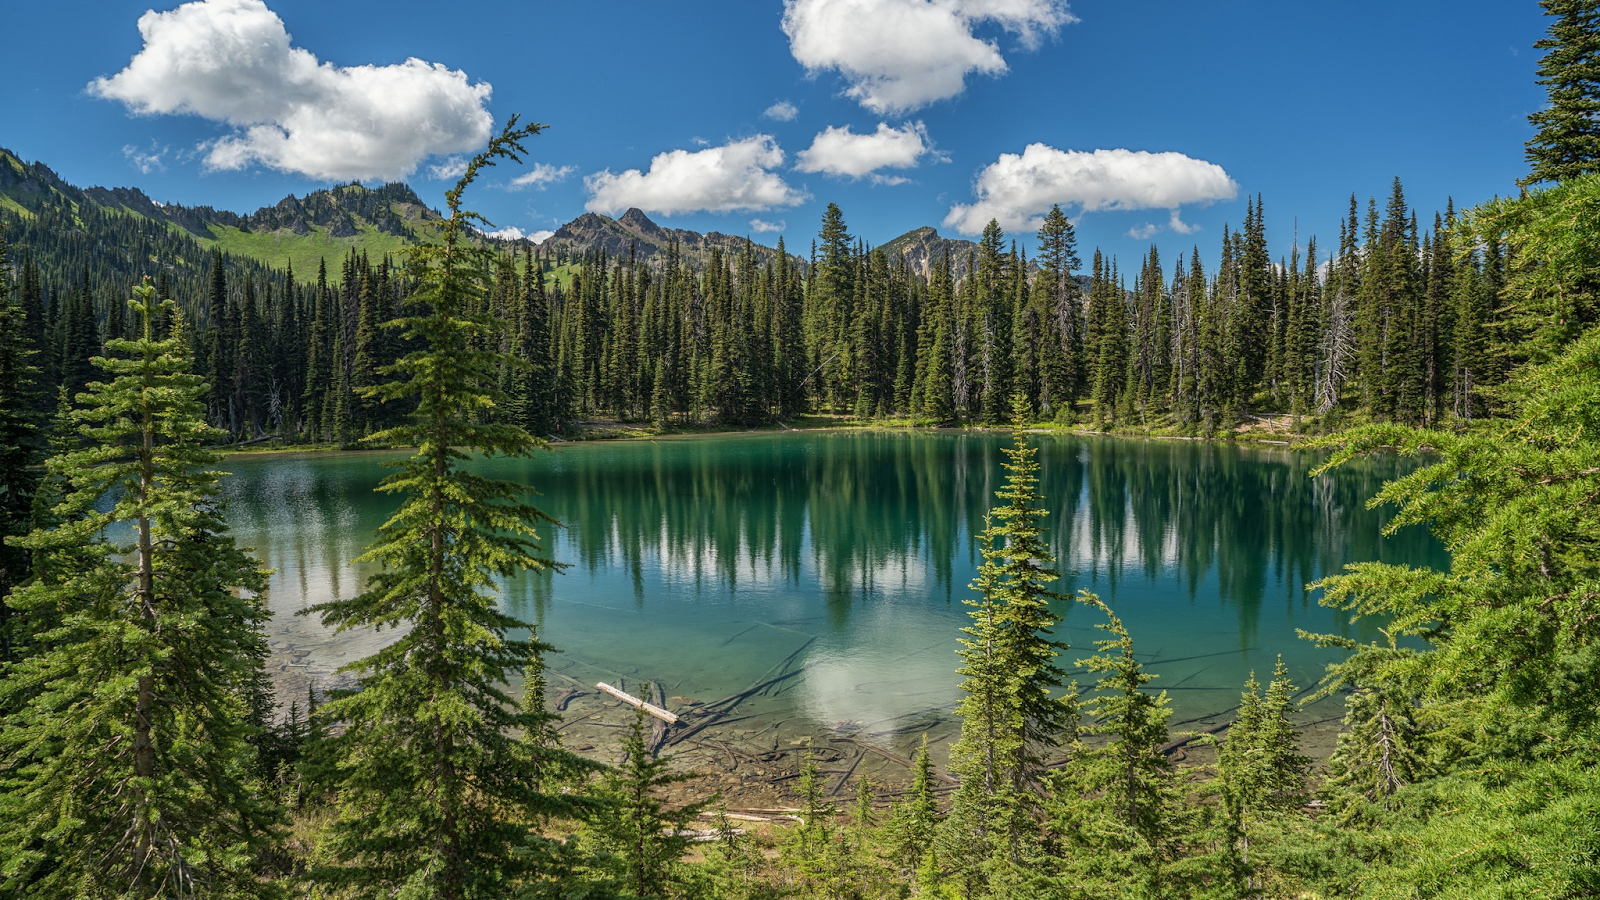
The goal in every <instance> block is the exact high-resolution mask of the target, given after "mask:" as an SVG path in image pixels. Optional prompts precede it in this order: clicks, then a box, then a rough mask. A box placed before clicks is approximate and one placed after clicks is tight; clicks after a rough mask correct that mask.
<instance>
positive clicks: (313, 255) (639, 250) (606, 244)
mask: <svg viewBox="0 0 1600 900" xmlns="http://www.w3.org/2000/svg"><path fill="white" fill-rule="evenodd" d="M43 204H66V205H68V206H70V207H71V208H72V209H73V210H74V211H75V212H76V211H78V210H79V209H80V208H81V206H82V205H83V204H88V205H91V206H94V207H98V208H100V209H102V210H106V211H111V212H120V213H124V214H131V215H136V216H141V217H143V218H146V219H149V220H151V221H153V222H157V223H161V224H164V225H166V226H167V227H169V228H173V229H176V230H180V231H182V232H184V233H186V234H187V235H189V236H190V237H192V238H194V239H195V240H196V241H198V242H199V243H200V245H201V246H202V248H204V249H207V250H213V249H220V250H222V251H223V252H226V253H230V254H238V255H242V256H246V257H249V258H252V259H255V260H257V261H259V262H262V263H264V264H266V265H269V266H274V267H277V268H283V267H284V266H286V265H292V266H293V267H294V269H295V271H296V272H298V273H300V277H301V278H304V277H306V276H307V275H309V274H310V273H311V272H313V271H315V270H316V268H317V266H318V264H319V263H320V262H323V261H328V262H332V261H334V260H337V259H339V258H341V257H343V256H344V255H346V254H347V253H349V252H350V251H351V250H355V251H356V252H358V253H361V252H365V253H368V254H369V255H373V256H377V255H382V254H384V253H395V252H400V251H403V250H404V249H405V248H406V247H409V246H414V245H416V244H418V243H421V242H425V241H427V240H428V239H429V237H430V234H429V229H428V227H427V226H428V225H430V224H431V223H434V222H438V221H441V217H440V215H439V213H438V212H437V211H436V210H434V209H432V208H430V207H429V206H428V205H427V204H426V203H424V202H423V200H422V199H421V198H420V197H419V196H418V195H417V193H416V191H415V190H413V189H412V188H411V186H410V185H408V184H406V183H405V182H391V183H389V184H385V185H382V186H381V187H376V188H369V187H366V186H364V185H361V184H359V183H351V184H344V185H338V186H335V187H330V188H321V189H318V190H315V191H311V192H309V193H307V194H305V195H303V196H296V195H294V194H290V195H288V196H286V197H284V198H283V199H282V200H279V201H278V202H277V203H275V204H273V205H271V206H262V207H260V208H259V209H257V210H255V211H254V212H250V213H237V212H233V211H230V210H222V209H217V208H215V207H212V206H184V205H182V204H168V203H160V202H158V201H156V200H154V199H153V198H151V197H150V196H149V195H148V194H146V193H145V192H144V191H143V190H142V189H140V188H138V187H131V186H129V187H111V188H107V187H100V186H93V187H88V188H79V187H77V186H75V185H72V184H70V183H68V182H67V181H66V180H65V179H63V178H61V176H59V175H58V174H57V173H56V172H55V171H54V170H52V169H51V168H50V167H49V166H48V165H46V164H45V163H43V162H40V161H34V162H31V163H28V162H23V161H22V159H21V157H19V156H17V155H16V154H15V153H12V152H11V151H9V150H6V149H5V148H0V210H3V211H9V212H11V213H13V214H16V215H21V216H25V217H27V216H33V215H36V214H37V212H38V211H39V209H40V208H41V205H43ZM483 238H484V239H485V240H487V241H490V242H491V243H494V244H498V245H503V246H519V247H522V248H524V249H532V248H537V250H538V252H539V253H540V255H542V256H544V257H546V258H550V259H560V260H564V261H568V262H575V261H577V260H581V259H582V258H584V257H585V256H588V255H591V254H599V253H603V254H605V256H606V257H608V258H610V259H620V258H626V257H628V256H629V255H630V254H632V255H634V256H636V257H637V258H640V259H642V260H643V261H645V262H652V263H655V262H664V261H665V258H666V256H667V255H668V253H670V252H671V249H672V247H673V245H674V244H675V245H676V247H677V252H678V254H679V258H680V259H682V260H683V261H684V262H686V263H688V264H689V265H690V266H691V267H693V268H696V269H699V268H703V267H704V266H705V265H707V264H708V263H709V262H710V259H711V255H712V252H713V251H720V252H721V253H722V256H723V258H724V259H725V260H731V259H732V258H733V257H734V256H736V255H737V254H738V253H741V252H743V251H744V249H745V247H746V246H747V245H748V246H749V247H752V248H754V251H755V255H756V260H757V264H758V265H765V264H767V263H769V262H772V261H775V260H776V259H777V256H778V250H777V248H776V247H773V246H768V245H766V244H762V243H759V242H757V241H755V240H753V239H752V238H749V237H742V236H737V235H731V234H725V233H723V232H719V231H710V232H705V233H701V232H696V231H691V230H689V229H685V228H673V227H671V226H668V225H663V224H661V223H658V222H656V221H654V220H653V219H651V218H650V217H649V216H648V215H647V214H645V213H644V212H643V211H642V210H640V209H638V208H630V209H629V210H627V211H626V212H624V213H623V214H622V215H621V216H619V217H617V218H612V217H610V216H606V215H603V214H600V213H594V212H585V213H583V214H581V215H579V216H578V217H576V218H574V219H572V220H571V221H569V222H567V223H566V224H564V225H562V226H561V227H560V228H558V229H557V230H556V231H555V233H554V234H552V235H551V236H550V237H548V238H546V239H545V240H543V241H541V242H539V243H538V244H534V243H533V242H532V241H530V240H528V239H527V238H516V239H500V238H496V237H494V236H493V235H483ZM977 248H978V245H977V244H976V243H974V242H972V241H968V240H963V239H960V238H947V237H943V236H941V235H940V234H939V233H938V231H937V230H936V229H934V228H933V227H932V226H927V225H924V226H921V227H918V228H913V229H911V230H910V231H907V232H905V233H904V234H901V235H898V236H897V237H894V238H892V239H890V240H889V241H888V242H886V243H883V244H880V245H878V247H877V249H881V250H883V251H884V252H885V253H886V254H888V255H889V257H890V259H891V261H893V260H894V259H895V258H896V257H898V256H904V258H905V260H906V262H907V263H908V264H909V265H910V267H911V269H912V270H913V271H914V272H916V273H917V274H919V275H921V276H922V277H923V278H927V277H930V276H931V275H932V273H933V267H934V264H935V262H936V261H937V260H938V258H939V257H940V256H941V255H943V254H944V253H945V252H946V251H949V253H950V259H951V263H952V275H954V276H955V277H956V278H958V279H959V278H960V277H962V276H963V275H964V274H965V273H966V270H967V262H968V259H969V258H970V257H971V255H972V254H973V253H975V252H976V251H977ZM787 249H788V248H786V250H787ZM789 257H790V259H791V261H792V262H793V263H794V264H796V265H798V266H800V267H801V268H802V269H805V268H807V267H809V260H808V259H807V258H806V257H805V256H804V255H802V254H800V253H795V252H793V251H790V252H789Z"/></svg>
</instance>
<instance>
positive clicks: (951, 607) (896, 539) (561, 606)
mask: <svg viewBox="0 0 1600 900" xmlns="http://www.w3.org/2000/svg"><path fill="white" fill-rule="evenodd" d="M1032 442H1033V444H1034V445H1035V446H1036V447H1038V448H1039V454H1038V460H1039V463H1040V466H1041V481H1040V485H1041V489H1042V491H1043V493H1044V495H1045V497H1046V506H1047V508H1048V510H1049V516H1048V517H1047V518H1046V520H1045V521H1046V526H1047V528H1048V539H1049V541H1050V543H1051V545H1052V546H1053V547H1054V550H1055V556H1056V560H1057V562H1056V568H1057V569H1058V570H1060V571H1061V572H1062V574H1063V578H1062V580H1061V581H1060V582H1058V583H1057V586H1058V587H1059V589H1060V590H1061V592H1062V593H1065V594H1069V595H1070V594H1071V593H1073V592H1075V591H1076V590H1078V589H1079V588H1088V589H1091V590H1094V591H1097V592H1099V593H1100V594H1101V596H1103V597H1104V598H1106V599H1107V600H1108V601H1109V602H1110V603H1111V605H1112V607H1113V608H1114V609H1115V610H1116V611H1117V612H1118V614H1119V615H1121V616H1122V617H1123V619H1124V621H1125V622H1126V623H1127V625H1128V628H1129V630H1130V632H1131V633H1132V635H1133V639H1134V642H1135V647H1136V650H1137V651H1138V653H1139V656H1140V657H1141V658H1142V659H1144V660H1146V661H1147V664H1148V666H1149V669H1150V671H1152V672H1154V673H1156V674H1158V675H1159V676H1160V677H1159V679H1158V680H1157V681H1156V682H1155V683H1154V686H1155V687H1157V688H1165V689H1166V690H1168V691H1169V692H1170V694H1171V697H1172V700H1173V705H1174V707H1175V715H1174V721H1175V722H1184V721H1198V720H1205V719H1208V718H1214V717H1216V716H1217V715H1219V714H1223V713H1225V712H1226V711H1227V710H1229V709H1231V708H1232V707H1233V706H1234V705H1235V704H1236V703H1237V702H1238V696H1239V690H1240V687H1241V685H1242V684H1243V682H1244V681H1245V679H1246V677H1247V676H1248V675H1249V674H1250V673H1251V671H1255V672H1256V673H1258V675H1266V674H1267V673H1269V672H1270V671H1271V669H1272V667H1273V664H1274V661H1275V660H1276V658H1277V657H1278V655H1279V654H1282V656H1283V658H1284V660H1285V661H1286V662H1287V663H1288V665H1289V669H1290V671H1291V673H1292V675H1293V677H1294V679H1295V680H1296V681H1297V682H1298V683H1299V684H1300V685H1301V686H1302V687H1304V686H1309V685H1311V684H1313V683H1314V682H1315V681H1316V680H1317V679H1318V678H1319V677H1320V675H1321V673H1322V671H1323V668H1324V666H1325V665H1326V664H1327V663H1328V662H1329V661H1330V660H1331V659H1333V658H1334V657H1333V655H1332V654H1331V653H1330V652H1329V651H1323V650H1318V649H1316V648H1315V647H1313V646H1312V645H1311V644H1310V643H1309V642H1307V641H1304V640H1300V639H1299V638H1297V637H1296V635H1295V630H1296V629H1305V630H1308V631H1314V632H1334V633H1339V634H1344V635H1348V636H1350V637H1354V638H1356V639H1359V640H1362V641H1367V640H1376V639H1379V638H1380V635H1379V634H1378V632H1377V624H1378V623H1370V622H1363V623H1356V624H1352V623H1350V622H1349V621H1348V617H1347V616H1345V615H1343V614H1339V613H1335V612H1333V611H1331V610H1327V609H1324V608H1322V607H1321V606H1319V605H1318V604H1317V602H1316V597H1315V596H1314V595H1313V594H1311V593H1308V592H1307V591H1305V590H1304V587H1305V585H1306V584H1307V583H1308V582H1311V581H1314V580H1316V579H1317V578H1319V577H1321V576H1322V575H1324V574H1327V573H1330V572H1335V571H1338V569H1339V568H1340V567H1341V566H1343V565H1344V564H1345V563H1347V562H1352V561H1357V560H1373V559H1381V560H1384V561H1388V562H1398V563H1412V564H1422V565H1432V566H1445V565H1447V564H1448V558H1447V556H1446V554H1445V553H1444V551H1443V549H1442V548H1441V547H1440V546H1439V545H1438V543H1437V542H1436V541H1434V540H1433V539H1432V538H1431V537H1430V536H1429V535H1427V534H1426V533H1425V532H1424V531H1422V530H1420V529H1414V528H1413V529H1408V530H1406V531H1405V532H1403V533H1401V534H1399V535H1397V536H1396V537H1393V538H1387V539H1386V538H1383V537H1382V536H1381V535H1380V527H1381V525H1382V522H1383V519H1384V514H1383V513H1381V512H1378V511H1372V510H1368V509H1367V508H1366V506H1365V502H1366V500H1367V498H1369V497H1370V496H1372V494H1373V493H1374V492H1375V491H1377V489H1378V488H1379V486H1380V485H1381V484H1382V482H1383V481H1384V480H1385V479H1387V478H1392V477H1394V476H1395V475H1397V474H1399V473H1400V472H1401V471H1402V468H1401V466H1402V463H1400V462H1399V461H1396V460H1393V459H1384V458H1379V459H1373V460H1365V461H1361V462H1358V463H1356V464H1353V465H1350V466H1347V467H1345V468H1343V469H1341V470H1339V471H1336V472H1334V473H1331V474H1328V475H1324V476H1322V477H1320V478H1315V479H1313V478H1311V477H1309V473H1310V471H1311V469H1312V468H1313V467H1314V466H1315V465H1316V463H1317V461H1318V460H1319V459H1320V457H1318V456H1317V455H1314V454H1310V453H1306V452H1301V451H1292V450H1289V449H1287V448H1273V447H1239V446H1231V445H1226V444H1207V443H1200V442H1187V441H1154V440H1150V441H1144V440H1122V439H1110V438H1095V437H1078V436H1057V435H1035V436H1032ZM1008 445H1009V438H1008V437H1006V436H1004V435H998V434H971V433H958V432H936V431H909V432H908V431H890V430H878V431H839V432H802V433H760V434H749V435H719V436H716V437H707V438H688V439H672V440H661V441H630V442H607V443H592V444H563V445H559V449H558V450H556V451H555V452H551V453H545V454H541V455H539V456H538V457H536V458H533V459H529V460H511V461H505V460H500V461H494V462H489V463H483V464H481V465H483V467H484V469H485V470H487V471H488V472H492V473H493V474H495V475H497V476H500V477H505V478H512V479H516V480H520V481H524V482H526V483H527V484H529V485H531V486H532V487H533V488H535V489H536V490H538V491H539V492H540V493H541V494H542V497H540V498H539V499H538V501H537V502H538V504H539V505H540V506H541V508H543V509H544V510H545V511H546V512H548V513H550V514H552V515H554V516H555V517H557V518H558V519H559V520H560V521H561V522H562V523H563V525H564V527H562V528H561V529H558V530H549V529H547V530H546V533H545V535H544V536H545V545H546V547H547V549H548V550H549V551H550V552H551V553H552V554H553V556H554V557H555V559H556V560H558V561H559V562H561V563H564V564H565V565H566V570H565V571H564V572H562V573H559V574H552V573H545V574H540V575H534V576H529V577H524V578H518V579H514V580H512V581H511V582H510V583H509V584H506V585H505V586H504V604H505V607H506V608H507V609H508V610H509V611H510V612H511V613H513V614H514V615H516V616H519V617H522V618H523V619H524V620H527V621H532V622H534V623H536V625H537V627H538V629H539V634H540V637H541V638H542V639H544V640H545V641H547V642H549V643H551V644H553V645H555V646H556V647H557V648H559V649H560V650H561V651H562V653H561V654H559V655H558V656H555V657H553V658H552V660H551V664H552V667H553V668H555V669H557V670H558V671H560V672H562V673H563V674H565V675H567V676H570V677H571V678H572V679H574V680H575V681H576V682H581V683H583V684H585V685H592V684H593V683H594V682H595V681H601V680H604V681H610V682H612V683H617V682H618V681H625V682H626V683H628V684H630V685H636V684H641V683H645V682H649V681H658V682H660V683H661V685H662V686H663V687H664V688H665V694H666V695H667V696H668V697H670V698H671V700H669V702H668V705H669V706H674V707H683V706H686V705H687V704H689V703H692V702H696V701H698V702H707V701H711V700H716V699H719V698H722V697H725V696H727V695H730V694H733V693H736V692H738V691H740V690H742V689H744V688H746V687H748V686H750V685H752V684H754V683H757V682H758V681H760V680H761V679H762V678H763V677H764V676H770V675H772V674H773V673H775V672H780V673H781V672H785V671H793V672H797V673H798V674H796V675H795V676H794V677H793V678H791V679H789V680H787V681H785V682H784V683H783V684H782V685H781V686H778V687H775V688H774V689H773V690H771V691H769V692H768V695H767V696H765V697H763V698H757V700H759V702H757V700H752V703H753V704H754V705H755V708H756V709H757V710H758V711H759V712H760V713H761V714H763V715H765V716H767V717H768V718H769V719H772V720H774V721H777V722H780V723H781V727H782V728H783V729H785V733H786V734H805V733H807V732H815V733H824V732H827V733H845V734H852V735H857V736H859V737H860V738H861V739H863V740H867V741H872V742H875V743H877V744H878V745H881V746H883V747H893V748H898V749H899V751H900V752H905V751H906V750H907V748H909V746H910V744H911V743H912V742H913V741H914V740H915V739H917V737H918V736H919V735H921V734H924V733H930V732H931V733H932V735H931V736H932V737H933V738H934V739H935V740H936V741H940V742H942V741H947V740H948V739H949V738H950V737H951V736H952V735H953V734H954V731H955V728H956V726H957V723H956V720H954V718H953V716H952V714H951V713H952V710H953V708H954V705H955V703H956V701H957V700H958V699H959V690H958V679H957V678H956V675H955V668H956V665H957V659H956V656H955V649H956V646H957V644H956V640H957V637H958V636H959V634H958V629H960V628H961V627H962V626H963V625H965V624H967V622H968V618H967V615H966V612H967V607H966V606H964V605H963V604H962V600H963V599H964V598H966V597H968V596H969V595H970V594H971V592H970V591H969V589H968V584H969V582H970V581H971V579H972V577H973V573H974V570H975V568H976V565H977V562H978V560H979V555H978V547H977V544H976V542H975V540H974V535H975V533H976V532H977V531H979V530H980V529H981V527H982V517H983V514H984V512H985V511H986V510H987V509H988V508H989V507H990V506H991V505H993V503H994V502H995V501H994V492H995V490H996V489H998V488H999V487H1000V485H1001V483H1002V481H1003V477H1004V472H1003V470H1002V469H1001V463H1002V461H1003V456H1002V454H1001V449H1002V448H1003V447H1005V446H1008ZM386 458H395V454H379V453H345V454H307V455H273V456H261V457H249V456H244V457H235V458H233V459H230V460H228V462H227V464H226V468H228V469H229V470H230V471H231V472H232V473H233V474H232V475H231V476H230V477H229V478H228V479H227V480H226V482H225V489H226V493H227V496H228V502H229V507H228V518H229V521H230V522H231V523H232V525H233V528H234V531H235V534H236V536H237V537H238V538H239V540H240V542H241V543H242V544H243V545H245V546H250V547H254V548H255V550H256V552H257V554H258V555H259V556H260V558H261V559H262V560H263V562H264V563H265V564H266V565H268V566H270V567H271V568H272V569H274V570H275V571H274V574H273V575H272V578H271V594H270V602H271V606H272V610H273V613H274V618H273V621H272V624H271V638H272V642H273V650H274V652H273V659H272V666H273V668H274V669H275V670H276V674H277V675H278V677H279V679H280V689H281V690H282V691H283V692H284V694H286V695H293V694H294V693H296V692H300V691H303V690H304V688H303V685H304V683H305V682H306V681H308V680H309V681H313V682H315V683H317V684H319V685H321V686H329V685H334V684H337V683H339V681H340V679H339V677H338V676H337V675H336V673H335V670H336V669H337V668H338V667H339V666H340V665H342V664H344V663H348V662H350V661H352V660H354V659H356V658H359V657H360V656H362V655H365V654H366V653H370V652H372V650H373V649H374V648H375V647H377V646H379V644H380V643H381V642H382V641H384V640H387V639H388V638H389V637H390V636H391V635H388V634H385V635H373V634H348V633H347V634H345V635H332V634H330V633H328V632H327V631H326V630H324V629H323V628H322V627H321V625H320V623H318V622H317V621H316V619H315V617H308V616H294V615H293V613H295V612H296V611H298V610H301V609H304V608H305V607H307V606H309V605H311V604H315V603H319V602H322V601H325V600H328V599H330V598H334V597H345V596H349V595H351V594H352V593H354V592H357V591H358V590H359V587H360V584H361V579H362V577H363V575H364V574H365V573H363V572H362V571H361V569H360V567H358V566H353V565H352V564H351V560H352V559H354V558H355V557H356V556H357V555H359V553H360V552H361V550H362V548H363V547H364V546H365V545H366V544H367V543H369V542H370V540H371V535H372V532H373V530H374V529H375V528H376V527H377V526H378V525H379V524H381V523H382V522H383V520H384V519H385V517H386V516H387V514H388V513H389V512H390V510H391V509H392V507H393V503H394V501H393V500H392V499H390V498H387V497H384V496H382V495H379V494H375V493H374V492H373V490H372V489H373V487H374V486H375V485H376V484H377V483H378V482H379V480H380V479H381V478H383V476H384V475H385V473H386V471H387V470H385V469H383V468H381V467H380V466H379V465H378V463H379V462H381V461H382V460H383V459H386ZM1061 611H1062V613H1063V614H1064V615H1065V617H1066V618H1065V622H1064V623H1063V626H1062V627H1061V629H1060V630H1059V631H1060V636H1061V637H1063V638H1064V639H1065V640H1067V641H1069V642H1070V643H1071V644H1072V645H1073V649H1072V650H1071V651H1069V653H1068V656H1067V663H1068V665H1067V668H1069V669H1076V666H1075V665H1073V662H1074V661H1075V660H1076V659H1078V658H1080V656H1083V655H1087V653H1088V651H1089V650H1090V648H1091V641H1092V640H1093V639H1094V637H1095V636H1096V635H1097V632H1095V631H1094V629H1093V625H1094V624H1095V622H1096V621H1097V618H1096V615H1095V614H1094V613H1093V611H1091V610H1089V609H1087V608H1074V607H1073V604H1070V603H1066V604H1062V609H1061ZM791 657H792V659H791ZM572 683H573V682H569V681H564V680H563V681H562V682H561V683H560V684H557V685H555V686H556V687H558V688H559V687H562V686H563V685H570V684H572ZM762 727H766V725H765V724H763V725H762ZM772 727H774V728H777V727H779V726H777V725H774V726H772ZM774 743H775V744H776V743H777V741H776V739H775V740H774ZM730 758H731V757H730Z"/></svg>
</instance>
